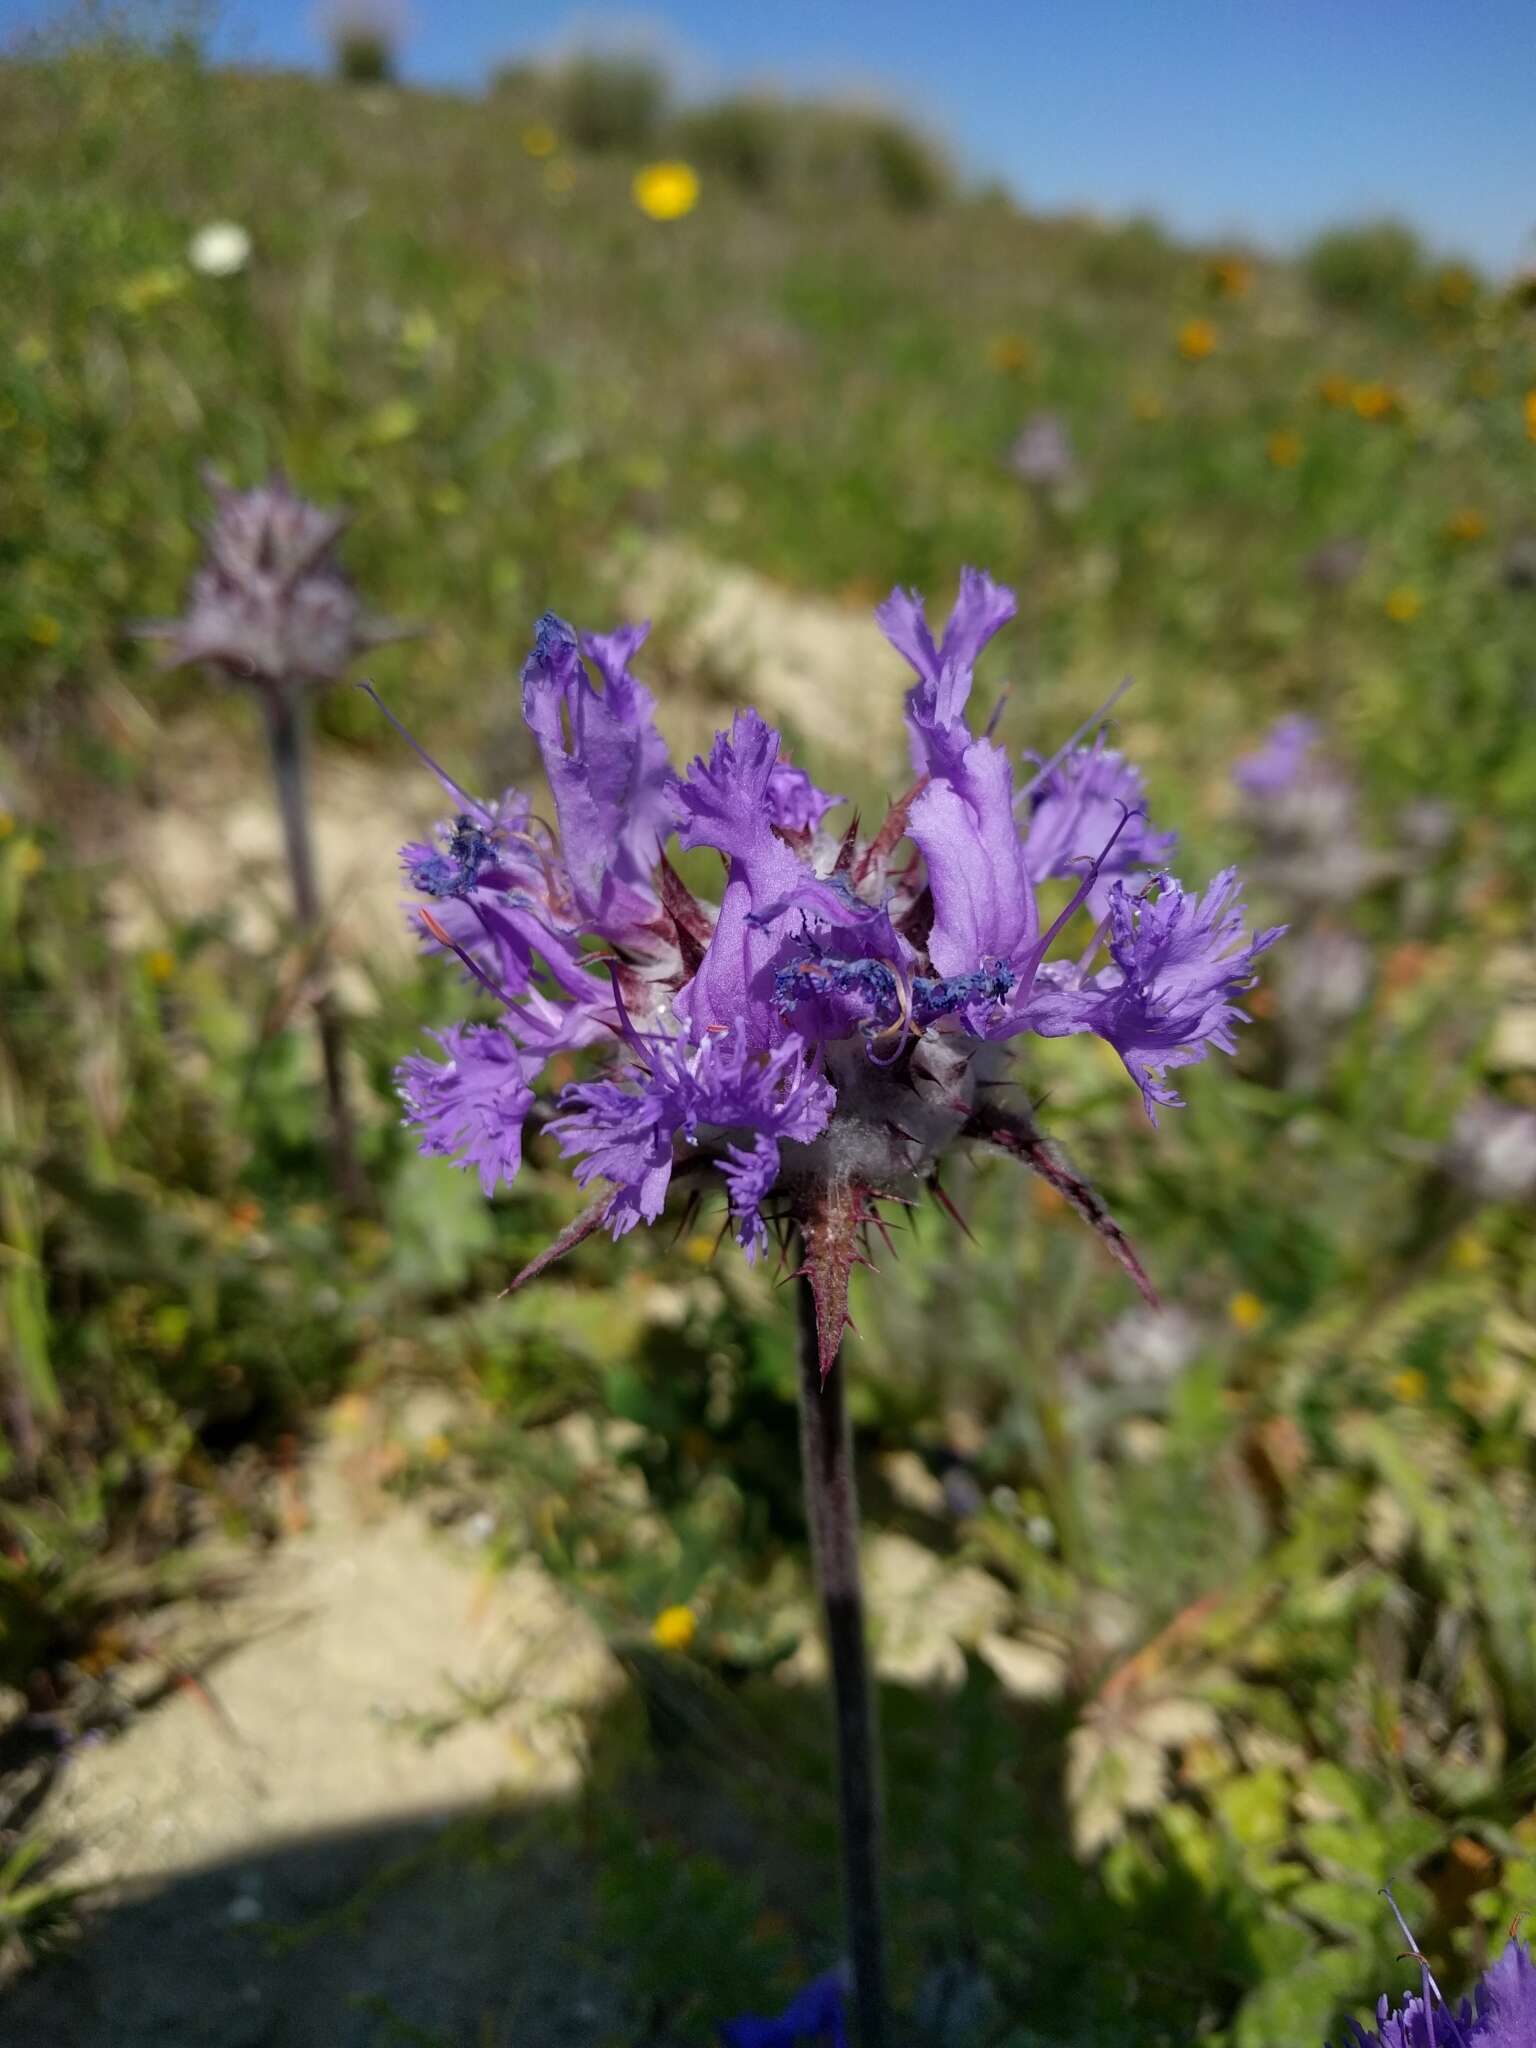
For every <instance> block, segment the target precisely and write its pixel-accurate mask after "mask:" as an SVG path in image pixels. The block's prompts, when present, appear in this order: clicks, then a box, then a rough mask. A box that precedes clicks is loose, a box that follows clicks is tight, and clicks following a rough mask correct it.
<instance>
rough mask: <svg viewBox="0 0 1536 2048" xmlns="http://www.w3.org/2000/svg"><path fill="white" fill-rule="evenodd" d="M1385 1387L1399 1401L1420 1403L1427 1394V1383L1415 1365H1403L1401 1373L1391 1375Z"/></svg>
mask: <svg viewBox="0 0 1536 2048" xmlns="http://www.w3.org/2000/svg"><path fill="white" fill-rule="evenodd" d="M1387 1386H1388V1388H1389V1389H1390V1390H1391V1392H1392V1393H1394V1394H1395V1395H1396V1396H1397V1398H1398V1400H1399V1401H1414V1402H1417V1401H1422V1400H1423V1399H1424V1397H1425V1395H1426V1394H1427V1393H1428V1392H1429V1381H1428V1380H1427V1379H1426V1378H1425V1377H1424V1375H1423V1373H1421V1372H1420V1371H1419V1369H1418V1367H1417V1366H1416V1365H1405V1366H1404V1367H1403V1369H1402V1371H1401V1372H1395V1373H1393V1375H1392V1377H1391V1379H1389V1380H1388V1381H1387Z"/></svg>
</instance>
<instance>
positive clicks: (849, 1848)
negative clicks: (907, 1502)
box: [796, 1280, 886, 2048]
mask: <svg viewBox="0 0 1536 2048" xmlns="http://www.w3.org/2000/svg"><path fill="white" fill-rule="evenodd" d="M796 1294H797V1296H798V1311H799V1330H800V1344H799V1355H800V1459H801V1465H802V1467H803V1470H804V1477H805V1505H806V1518H807V1520H808V1521H809V1523H810V1529H811V1554H812V1559H813V1562H814V1565H815V1570H816V1580H817V1587H818V1590H819V1591H820V1594H821V1602H822V1611H823V1615H824V1617H825V1621H826V1631H827V1650H828V1654H829V1657H830V1660H831V1666H832V1701H833V1711H834V1715H835V1719H836V1726H837V1781H838V1802H839V1810H840V1817H841V1821H842V1849H843V1901H844V1911H845V1914H846V1919H847V1933H848V1956H849V1961H850V1962H851V1964H852V1966H853V2020H854V2040H855V2042H856V2043H857V2044H858V2048H885V2042H886V2008H885V1938H884V1928H883V1913H882V1907H881V1897H880V1832H881V1826H880V1754H879V1743H878V1740H877V1736H876V1729H875V1713H874V1700H873V1696H872V1691H871V1687H870V1677H869V1660H868V1655H867V1652H866V1649H865V1641H864V1595H863V1591H862V1589H861V1587H860V1583H859V1502H858V1494H857V1492H856V1490H855V1486H854V1476H853V1437H852V1433H851V1431H850V1429H849V1426H848V1404H847V1401H846V1399H845V1398H844V1391H843V1375H844V1367H843V1363H842V1357H841V1354H839V1356H838V1358H837V1359H835V1360H834V1361H833V1364H832V1367H831V1369H830V1371H829V1372H828V1373H827V1375H826V1377H825V1379H823V1377H822V1371H821V1353H820V1347H819V1344H818V1338H817V1323H816V1300H815V1296H814V1294H813V1292H812V1290H811V1286H810V1283H809V1281H807V1280H802V1281H800V1282H799V1284H798V1286H797V1288H796Z"/></svg>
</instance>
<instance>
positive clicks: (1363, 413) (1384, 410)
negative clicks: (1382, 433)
mask: <svg viewBox="0 0 1536 2048" xmlns="http://www.w3.org/2000/svg"><path fill="white" fill-rule="evenodd" d="M1349 402H1350V404H1351V405H1352V406H1353V407H1354V409H1355V411H1356V413H1357V414H1358V416H1359V417H1360V418H1361V419H1363V420H1390V419H1395V418H1396V417H1397V415H1398V414H1399V413H1400V412H1401V411H1402V409H1403V402H1402V400H1401V399H1400V398H1399V397H1398V395H1397V393H1396V392H1395V391H1394V390H1393V389H1392V386H1391V385H1390V384H1383V383H1381V382H1379V381H1377V382H1372V383H1369V384H1357V385H1356V386H1355V388H1354V390H1353V391H1351V393H1350V394H1349Z"/></svg>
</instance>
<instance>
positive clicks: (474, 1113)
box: [395, 1024, 543, 1195]
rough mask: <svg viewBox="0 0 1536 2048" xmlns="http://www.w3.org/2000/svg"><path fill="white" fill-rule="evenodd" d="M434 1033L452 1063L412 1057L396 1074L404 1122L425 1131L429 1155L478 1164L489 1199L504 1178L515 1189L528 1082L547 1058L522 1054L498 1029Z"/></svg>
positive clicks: (529, 1100)
mask: <svg viewBox="0 0 1536 2048" xmlns="http://www.w3.org/2000/svg"><path fill="white" fill-rule="evenodd" d="M432 1036H433V1037H434V1038H435V1039H436V1040H437V1042H438V1044H439V1045H440V1046H441V1047H442V1048H443V1050H444V1052H445V1053H446V1054H447V1055H448V1058H447V1061H446V1064H445V1063H444V1062H443V1061H441V1060H436V1059H433V1058H432V1057H431V1056H430V1055H429V1054H426V1053H412V1054H411V1055H410V1056H409V1057H408V1058H406V1059H403V1060H402V1061H401V1062H400V1065H399V1066H398V1067H397V1068H396V1069H395V1082H396V1085H397V1087H398V1088H399V1090H400V1095H401V1099H402V1101H403V1102H404V1104H405V1120H406V1122H407V1123H408V1124H414V1125H415V1126H416V1128H417V1129H418V1130H419V1131H420V1132H421V1149H422V1151H423V1152H425V1153H428V1154H433V1155H436V1156H438V1157H441V1158H444V1159H450V1160H452V1162H453V1164H454V1165H455V1166H460V1167H465V1168H468V1167H471V1166H473V1167H475V1168H476V1169H477V1170H478V1172H479V1175H480V1186H481V1188H482V1189H483V1190H484V1192H485V1193H486V1194H487V1195H489V1194H490V1193H492V1191H493V1190H494V1189H495V1187H496V1184H497V1182H498V1181H505V1182H507V1183H508V1184H509V1185H510V1184H511V1182H512V1181H514V1180H515V1179H516V1178H517V1172H518V1168H519V1167H520V1166H521V1165H522V1163H523V1122H524V1120H525V1118H526V1117H527V1115H528V1112H529V1110H530V1109H531V1108H532V1107H533V1089H532V1087H531V1086H530V1083H531V1082H532V1081H533V1080H534V1079H535V1077H536V1076H537V1074H538V1072H539V1069H540V1067H541V1066H542V1065H543V1058H542V1056H540V1055H534V1054H530V1053H526V1052H520V1051H519V1049H518V1048H517V1046H515V1045H514V1044H513V1043H512V1040H511V1039H510V1038H509V1037H508V1036H507V1034H506V1032H505V1031H502V1030H500V1029H499V1028H498V1027H497V1026H495V1025H487V1024H468V1025H457V1024H455V1025H450V1026H449V1028H448V1029H447V1030H446V1031H434V1032H433V1033H432Z"/></svg>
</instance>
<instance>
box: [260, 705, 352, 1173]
mask: <svg viewBox="0 0 1536 2048" xmlns="http://www.w3.org/2000/svg"><path fill="white" fill-rule="evenodd" d="M263 708H264V710H265V712H266V721H267V741H268V744H269V746H270V747H271V750H272V780H273V782H274V784H275V785H276V788H277V805H278V809H279V811H280V812H281V813H282V819H283V839H284V841H285V843H286V846H287V850H288V874H289V878H290V880H291V881H292V884H293V907H294V911H295V913H296V915H297V920H298V926H299V940H300V944H301V945H302V946H303V947H304V949H305V952H306V956H307V978H309V979H311V980H313V982H314V983H315V985H316V986H315V997H314V1010H315V1024H316V1027H317V1028H318V1030H319V1034H320V1060H321V1065H322V1066H323V1068H324V1071H325V1099H326V1107H327V1111H328V1114H329V1120H330V1153H331V1178H332V1181H333V1183H334V1185H335V1188H336V1192H337V1194H338V1195H340V1197H341V1199H342V1201H343V1202H345V1203H346V1205H347V1207H348V1208H349V1209H353V1210H361V1209H365V1208H366V1207H367V1206H368V1201H367V1187H366V1183H365V1181H364V1179H363V1172H362V1167H361V1166H360V1165H359V1163H358V1157H357V1143H356V1138H355V1136H354V1130H353V1123H352V1108H351V1104H350V1102H349V1101H348V1098H347V1077H346V1068H345V1065H344V1062H343V1045H342V1028H341V1017H340V1015H339V1013H338V1011H337V1009H336V1004H335V1000H334V998H333V996H332V993H331V988H330V972H329V961H328V959H327V957H326V950H325V940H324V934H323V929H322V924H321V916H320V888H319V884H318V882H317V881H316V878H315V856H314V847H313V844H312V841H311V839H310V831H309V787H308V774H307V768H308V759H307V756H308V745H307V739H308V735H307V731H306V722H307V710H308V707H307V705H306V703H305V700H304V698H303V697H302V696H301V695H300V694H299V692H297V691H296V690H292V689H274V690H270V691H267V692H265V693H264V696H263Z"/></svg>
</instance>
